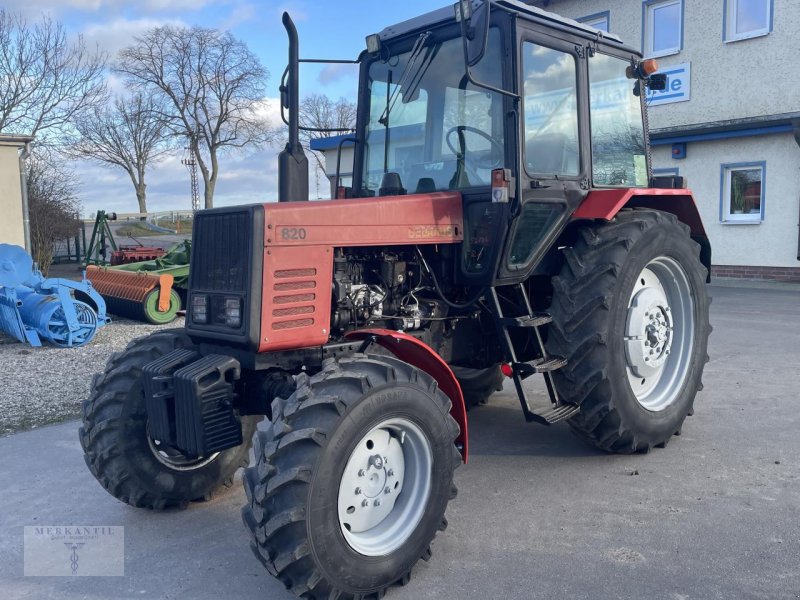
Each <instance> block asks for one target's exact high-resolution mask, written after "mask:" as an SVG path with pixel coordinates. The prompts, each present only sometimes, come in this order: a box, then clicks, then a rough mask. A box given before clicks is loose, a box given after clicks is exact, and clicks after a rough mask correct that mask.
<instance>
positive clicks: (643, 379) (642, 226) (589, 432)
mask: <svg viewBox="0 0 800 600" xmlns="http://www.w3.org/2000/svg"><path fill="white" fill-rule="evenodd" d="M699 254H700V246H699V245H698V244H697V243H695V242H694V241H693V240H692V239H691V237H690V236H689V228H688V227H687V226H686V225H685V224H683V223H681V222H679V221H678V220H677V218H676V217H675V216H674V215H672V214H669V213H664V212H660V211H656V210H646V209H634V210H623V211H621V212H620V213H619V214H618V215H617V216H616V217H615V218H614V219H613V220H612V221H611V222H609V223H602V224H592V225H587V226H585V227H583V228H581V229H580V231H579V235H578V239H577V242H576V243H575V244H574V246H573V247H571V248H566V249H565V250H564V259H565V260H564V265H563V268H562V269H561V273H560V274H559V275H558V276H557V277H554V278H553V290H554V291H553V302H552V306H551V308H550V314H551V315H552V317H553V322H552V323H551V325H550V328H549V331H548V339H547V344H546V346H547V350H548V352H550V353H551V354H554V355H558V356H563V357H565V358H566V359H567V361H568V363H567V366H566V367H564V368H563V369H560V370H558V371H556V372H554V374H553V376H554V381H555V387H556V390H557V391H558V393H559V394H560V396H561V398H562V400H565V401H567V402H571V403H574V404H578V405H579V406H580V407H581V411H580V413H578V414H577V415H576V416H574V417H573V418H572V419H570V420H569V424H570V426H571V427H572V429H573V430H574V431H575V432H576V433H577V434H578V435H579V436H580V437H582V438H583V439H585V440H587V441H588V442H590V443H591V444H593V445H595V446H597V447H598V448H601V449H603V450H606V451H609V452H616V453H622V454H628V453H634V452H648V451H649V450H650V449H651V448H652V447H653V446H665V445H666V444H667V442H668V441H669V440H670V438H671V436H672V435H680V432H681V427H682V425H683V421H684V419H685V418H686V416H687V415H688V414H691V413H692V411H693V405H694V400H695V395H696V394H697V392H698V391H699V390H701V389H702V376H703V368H704V367H705V363H706V362H708V355H707V354H706V349H707V345H708V336H709V334H710V333H711V326H710V325H709V322H708V307H709V302H710V301H709V298H708V293H707V290H706V276H707V271H706V268H705V267H704V266H703V264H702V263H701V262H700V258H699Z"/></svg>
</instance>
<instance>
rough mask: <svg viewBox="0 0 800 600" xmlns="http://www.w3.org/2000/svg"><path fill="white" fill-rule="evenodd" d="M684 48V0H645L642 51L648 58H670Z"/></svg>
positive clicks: (643, 6)
mask: <svg viewBox="0 0 800 600" xmlns="http://www.w3.org/2000/svg"><path fill="white" fill-rule="evenodd" d="M682 48H683V0H644V2H643V3H642V51H643V52H644V54H645V55H646V56H668V55H670V54H677V53H678V52H680V51H681V49H682Z"/></svg>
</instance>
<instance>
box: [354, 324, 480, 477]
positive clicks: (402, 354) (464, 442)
mask: <svg viewBox="0 0 800 600" xmlns="http://www.w3.org/2000/svg"><path fill="white" fill-rule="evenodd" d="M345 337H346V338H348V339H351V340H363V339H366V338H372V340H373V342H374V343H376V344H379V345H380V346H382V347H384V348H386V349H387V350H388V351H389V352H391V353H392V354H394V355H395V356H396V357H397V358H399V359H400V360H402V361H403V362H407V363H408V364H410V365H413V366H415V367H417V368H418V369H421V370H423V371H425V372H426V373H427V374H428V375H430V376H431V377H433V378H434V379H435V380H436V382H437V383H438V384H439V388H440V389H441V390H442V391H443V392H444V393H445V394H447V396H448V397H449V398H450V401H451V402H452V403H453V406H452V408H451V409H450V415H451V416H452V417H453V419H455V421H456V423H458V426H459V428H460V429H461V433H459V435H458V437H457V438H456V445H457V446H458V449H459V451H460V452H461V458H462V459H463V460H464V464H466V462H467V456H468V435H467V407H466V405H465V404H464V395H463V394H462V393H461V386H460V385H459V383H458V380H457V379H456V376H455V375H454V374H453V371H452V370H451V369H450V367H449V366H448V364H447V363H446V362H444V360H442V357H441V356H439V355H438V354H437V353H436V352H435V351H434V350H433V348H431V347H430V346H428V345H427V344H425V343H424V342H421V341H420V340H418V339H417V338H415V337H414V336H411V335H408V334H407V333H403V332H402V331H392V330H391V329H359V330H357V331H351V332H349V333H348V334H346V335H345Z"/></svg>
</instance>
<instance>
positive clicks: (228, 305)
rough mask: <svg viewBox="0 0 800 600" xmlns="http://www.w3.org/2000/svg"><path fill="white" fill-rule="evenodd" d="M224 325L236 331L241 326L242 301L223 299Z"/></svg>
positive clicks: (238, 299)
mask: <svg viewBox="0 0 800 600" xmlns="http://www.w3.org/2000/svg"><path fill="white" fill-rule="evenodd" d="M225 325H227V326H228V327H232V328H234V329H238V328H239V327H241V325H242V299H241V298H231V297H226V298H225Z"/></svg>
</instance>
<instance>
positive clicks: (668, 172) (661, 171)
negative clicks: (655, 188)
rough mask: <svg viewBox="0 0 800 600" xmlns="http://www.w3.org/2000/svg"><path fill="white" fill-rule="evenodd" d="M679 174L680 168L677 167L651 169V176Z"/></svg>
mask: <svg viewBox="0 0 800 600" xmlns="http://www.w3.org/2000/svg"><path fill="white" fill-rule="evenodd" d="M680 174H681V172H680V169H678V168H677V167H674V168H670V169H653V176H655V177H673V176H675V177H677V176H678V175H680Z"/></svg>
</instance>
